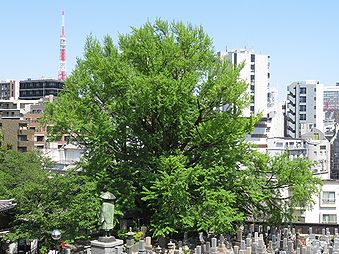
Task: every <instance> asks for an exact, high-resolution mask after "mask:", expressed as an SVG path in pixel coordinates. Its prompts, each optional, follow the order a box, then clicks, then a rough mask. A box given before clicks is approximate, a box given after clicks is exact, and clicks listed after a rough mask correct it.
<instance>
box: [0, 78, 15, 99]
mask: <svg viewBox="0 0 339 254" xmlns="http://www.w3.org/2000/svg"><path fill="white" fill-rule="evenodd" d="M15 85H16V84H15V80H9V81H1V82H0V99H1V100H9V99H10V98H13V99H14V98H15V95H16V86H15Z"/></svg>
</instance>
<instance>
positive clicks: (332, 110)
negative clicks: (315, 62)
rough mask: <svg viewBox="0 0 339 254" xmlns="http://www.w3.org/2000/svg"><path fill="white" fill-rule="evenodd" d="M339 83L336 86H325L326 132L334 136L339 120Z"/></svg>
mask: <svg viewBox="0 0 339 254" xmlns="http://www.w3.org/2000/svg"><path fill="white" fill-rule="evenodd" d="M338 112H339V83H337V84H336V85H335V86H324V114H325V116H324V117H325V119H324V132H325V133H326V134H331V133H333V134H334V131H335V125H336V123H337V122H338V120H339V115H338Z"/></svg>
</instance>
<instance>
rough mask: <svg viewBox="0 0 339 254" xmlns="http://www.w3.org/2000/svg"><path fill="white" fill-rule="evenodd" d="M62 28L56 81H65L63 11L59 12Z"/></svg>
mask: <svg viewBox="0 0 339 254" xmlns="http://www.w3.org/2000/svg"><path fill="white" fill-rule="evenodd" d="M61 18H62V26H61V34H60V59H59V60H60V63H59V72H58V79H59V80H65V79H66V36H65V16H64V11H63V10H62V12H61Z"/></svg>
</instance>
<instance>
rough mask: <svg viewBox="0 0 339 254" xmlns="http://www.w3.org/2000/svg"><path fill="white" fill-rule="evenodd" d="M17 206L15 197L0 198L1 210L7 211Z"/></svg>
mask: <svg viewBox="0 0 339 254" xmlns="http://www.w3.org/2000/svg"><path fill="white" fill-rule="evenodd" d="M15 206H16V203H15V200H14V199H8V200H0V212H4V211H7V210H9V209H12V208H14V207H15Z"/></svg>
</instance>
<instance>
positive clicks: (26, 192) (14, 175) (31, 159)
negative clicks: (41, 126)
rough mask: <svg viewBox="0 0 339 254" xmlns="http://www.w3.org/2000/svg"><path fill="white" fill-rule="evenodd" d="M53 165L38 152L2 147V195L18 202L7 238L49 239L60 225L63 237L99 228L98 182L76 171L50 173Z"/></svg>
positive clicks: (83, 234)
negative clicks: (21, 151) (25, 151)
mask: <svg viewBox="0 0 339 254" xmlns="http://www.w3.org/2000/svg"><path fill="white" fill-rule="evenodd" d="M50 166H51V163H50V161H49V160H48V159H46V158H45V157H43V156H42V155H40V154H39V153H32V152H27V153H20V152H17V151H13V150H7V149H5V148H0V199H11V198H14V199H15V201H16V203H17V206H16V208H15V209H14V221H13V222H12V223H11V225H10V226H11V229H10V232H9V234H7V236H6V239H10V240H17V239H20V238H23V239H27V240H31V239H39V240H42V239H50V234H51V232H52V230H53V229H60V230H61V231H62V233H63V240H75V239H78V238H81V237H86V236H89V234H90V233H92V232H93V231H95V230H96V229H97V226H98V220H97V218H98V217H99V213H100V199H99V196H98V193H97V186H96V182H95V181H93V179H89V178H88V177H86V176H81V175H80V174H78V173H75V172H74V171H70V172H68V173H67V174H66V175H59V174H51V173H50V172H49V171H48V169H49V168H50Z"/></svg>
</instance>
